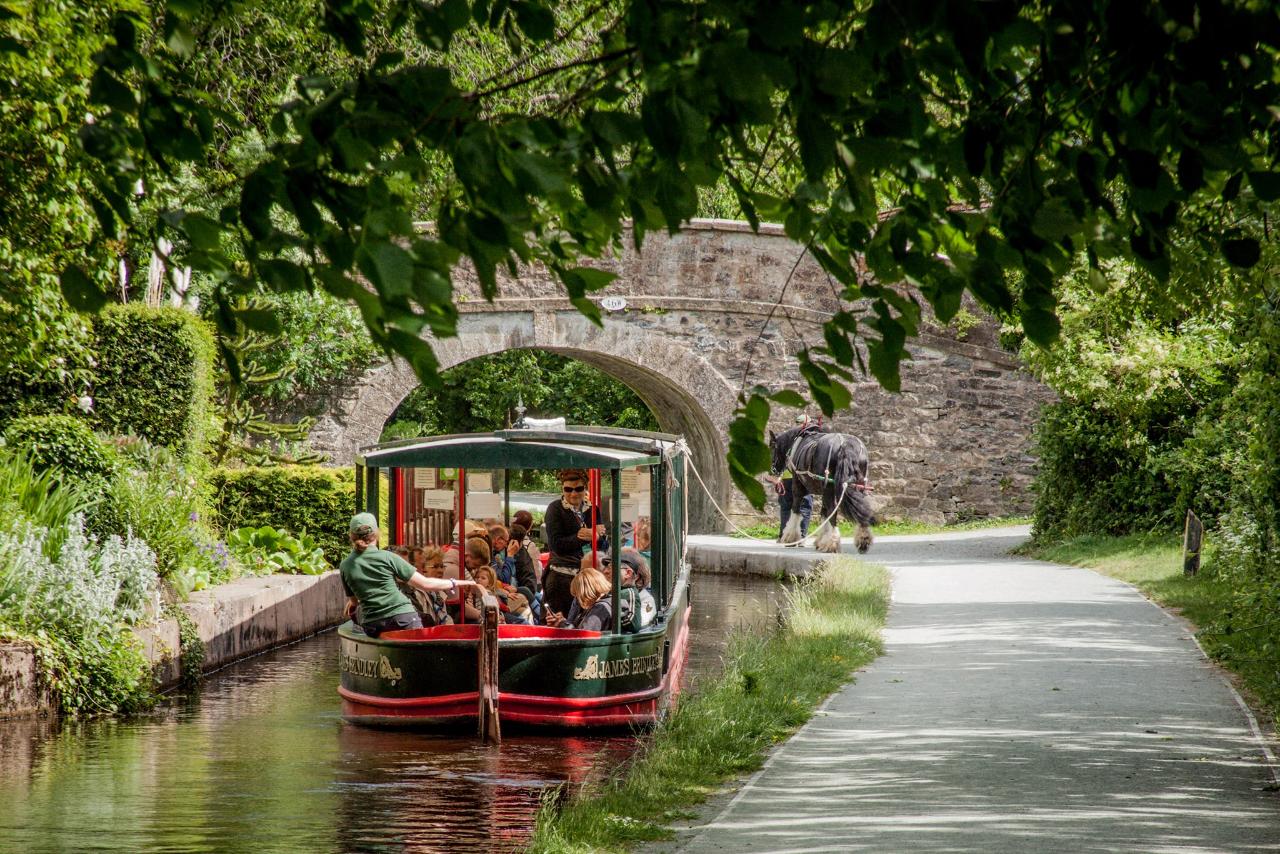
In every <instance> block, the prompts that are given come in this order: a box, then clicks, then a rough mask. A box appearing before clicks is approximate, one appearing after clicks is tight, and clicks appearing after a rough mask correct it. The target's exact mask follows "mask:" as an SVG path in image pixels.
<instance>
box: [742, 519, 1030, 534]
mask: <svg viewBox="0 0 1280 854" xmlns="http://www.w3.org/2000/svg"><path fill="white" fill-rule="evenodd" d="M818 521H821V520H820V519H819V520H818ZM813 524H815V525H816V524H817V522H816V521H815V522H814V523H813ZM1030 524H1031V517H1030V516H991V517H986V518H983V519H969V520H967V521H964V522H954V523H952V524H950V525H930V524H928V523H926V522H915V521H912V520H911V519H885V520H884V521H883V522H881V523H880V524H879V525H876V526H875V528H874V529H873V530H874V533H875V534H876V535H877V536H881V537H891V536H894V535H896V534H942V533H947V532H949V531H977V530H981V529H983V528H1003V527H1004V526H1006V525H1030ZM856 530H857V526H856V525H854V524H853V523H852V522H848V521H844V522H841V523H840V533H841V534H842V535H844V536H846V537H851V536H853V534H854V531H856ZM732 536H734V537H738V538H739V539H743V538H746V537H751V538H753V539H757V540H772V539H776V538H777V536H778V525H777V523H776V522H760V523H758V524H755V525H749V526H746V527H744V528H743V529H742V532H741V533H740V532H737V531H735V532H734V533H733V535H732Z"/></svg>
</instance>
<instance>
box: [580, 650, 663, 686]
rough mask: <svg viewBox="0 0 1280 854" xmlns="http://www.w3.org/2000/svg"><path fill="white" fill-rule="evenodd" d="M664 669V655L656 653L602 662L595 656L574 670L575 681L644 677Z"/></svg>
mask: <svg viewBox="0 0 1280 854" xmlns="http://www.w3.org/2000/svg"><path fill="white" fill-rule="evenodd" d="M661 669H662V653H660V652H655V653H652V654H650V655H642V656H640V657H638V658H618V659H605V660H604V661H601V660H600V656H598V655H593V656H591V657H590V658H588V659H587V663H586V664H584V665H583V666H581V667H575V668H573V678H574V679H613V678H615V677H618V676H644V675H646V674H649V673H654V672H656V671H659V670H661Z"/></svg>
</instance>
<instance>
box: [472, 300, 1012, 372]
mask: <svg viewBox="0 0 1280 854" xmlns="http://www.w3.org/2000/svg"><path fill="white" fill-rule="evenodd" d="M625 296H626V298H627V302H628V308H627V309H625V310H626V311H630V310H632V309H631V306H630V304H631V303H635V304H636V309H635V310H637V311H640V312H642V313H643V312H644V311H645V310H646V309H653V308H660V309H663V310H669V311H711V310H714V311H718V312H721V313H724V314H745V315H752V316H756V317H765V316H768V315H769V314H770V312H771V311H773V308H774V306H773V303H770V302H764V301H761V300H734V301H731V302H730V301H725V300H719V299H714V298H712V297H672V296H665V295H654V296H648V295H645V294H626V295H625ZM712 307H714V309H713V308H712ZM778 307H779V308H781V309H783V310H784V311H785V312H786V314H787V315H788V316H789V317H790V319H791V320H793V321H799V322H802V323H806V324H812V325H814V326H821V325H822V324H823V323H825V322H826V320H827V318H828V317H829V316H830V315H829V314H828V313H826V312H823V311H818V310H816V309H812V308H805V307H804V306H797V305H790V304H788V303H782V304H781V305H779V306H778ZM457 309H458V313H459V314H492V313H494V312H503V311H516V312H555V311H570V312H573V313H575V314H576V313H578V309H577V308H575V307H574V305H573V303H571V302H570V301H569V300H568V299H567V298H564V297H501V296H500V297H496V298H494V300H493V301H492V302H489V301H475V300H471V301H467V302H460V303H457ZM911 342H915V343H917V344H920V345H921V346H924V347H928V348H930V349H933V350H941V351H943V352H945V353H955V354H957V355H962V356H965V357H967V358H970V359H974V360H976V361H980V362H987V363H989V364H991V365H994V366H997V367H1000V368H1002V369H1005V370H1018V369H1019V368H1020V367H1021V365H1020V363H1019V362H1018V359H1017V358H1016V357H1015V356H1014V355H1013V354H1011V353H1006V352H1005V351H1004V350H999V349H996V348H995V347H984V346H982V345H980V344H968V343H965V342H963V341H956V340H954V339H952V338H947V337H944V336H941V335H931V334H929V333H927V332H920V333H917V334H916V335H914V336H913V337H912V338H911V339H910V340H909V342H908V343H911Z"/></svg>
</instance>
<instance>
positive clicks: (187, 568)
mask: <svg viewBox="0 0 1280 854" xmlns="http://www.w3.org/2000/svg"><path fill="white" fill-rule="evenodd" d="M104 503H106V504H109V505H110V506H111V507H112V509H113V511H114V517H115V525H116V528H115V530H113V531H112V533H118V534H123V533H125V532H126V531H132V532H133V533H135V534H137V535H138V536H139V537H141V538H142V539H144V540H146V541H147V543H148V544H150V546H151V548H153V549H154V550H155V553H156V562H157V572H159V574H160V577H161V578H164V579H165V580H166V581H168V582H169V583H170V584H172V585H173V587H174V589H175V590H176V591H177V592H178V594H179V595H180V596H183V597H185V596H186V595H187V594H188V593H190V592H191V591H192V590H201V589H203V588H205V587H209V586H211V585H213V584H217V583H219V582H222V581H226V580H228V579H230V578H231V577H232V576H233V575H234V574H235V570H236V567H235V566H234V565H233V564H232V563H231V561H230V560H229V557H228V555H227V553H226V551H225V549H223V550H219V545H218V543H217V537H216V536H215V535H214V533H213V531H212V530H211V529H210V523H211V519H210V516H211V513H210V511H209V500H208V495H207V494H206V491H205V488H204V487H202V486H201V485H200V483H199V481H198V480H197V478H196V477H195V476H194V474H193V473H192V472H191V471H190V467H189V466H188V465H186V464H184V463H183V462H182V461H181V460H180V459H179V458H178V456H177V455H176V454H174V453H173V452H172V451H170V450H168V449H167V448H164V447H160V446H155V445H151V444H150V443H148V442H146V441H145V440H139V441H136V442H131V443H129V444H126V445H124V446H123V447H122V450H121V465H120V473H119V474H118V475H117V476H116V477H115V478H114V479H112V481H111V483H110V485H109V486H108V493H107V499H106V501H105V502H104Z"/></svg>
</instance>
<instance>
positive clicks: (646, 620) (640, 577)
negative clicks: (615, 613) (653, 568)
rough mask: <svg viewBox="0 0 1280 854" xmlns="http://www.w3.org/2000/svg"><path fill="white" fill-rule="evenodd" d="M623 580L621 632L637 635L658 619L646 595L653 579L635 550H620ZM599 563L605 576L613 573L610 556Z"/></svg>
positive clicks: (652, 604) (641, 557) (655, 609)
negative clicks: (636, 633)
mask: <svg viewBox="0 0 1280 854" xmlns="http://www.w3.org/2000/svg"><path fill="white" fill-rule="evenodd" d="M620 560H621V562H622V578H621V579H620V583H619V585H618V586H619V601H620V602H621V603H622V630H623V631H624V632H638V631H640V630H641V629H643V628H644V627H645V626H647V625H649V624H650V623H652V622H653V620H654V618H655V617H657V616H658V603H657V602H656V601H655V600H654V598H653V594H652V593H650V592H649V585H650V584H651V583H652V575H651V574H650V572H649V564H648V563H647V562H645V559H644V556H643V555H641V554H640V552H638V551H637V550H635V549H632V548H625V549H623V550H622V557H621V558H620ZM600 562H601V564H602V565H603V567H604V571H605V573H606V574H608V573H609V572H611V571H612V570H613V558H612V556H611V555H607V554H606V555H603V556H602V557H601V558H600Z"/></svg>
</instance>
